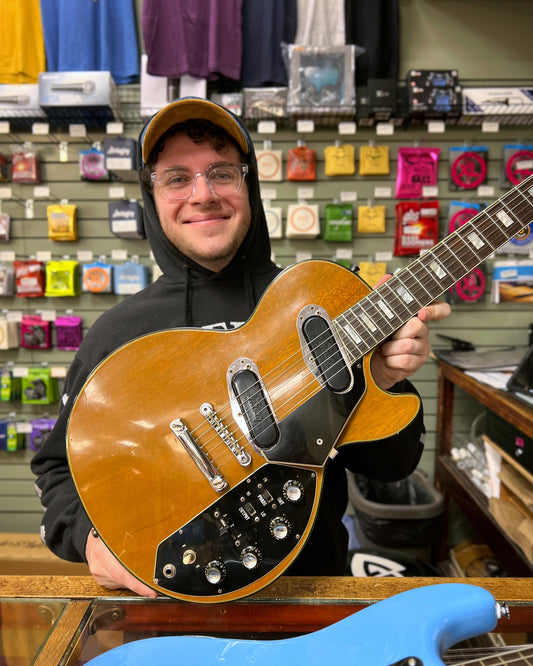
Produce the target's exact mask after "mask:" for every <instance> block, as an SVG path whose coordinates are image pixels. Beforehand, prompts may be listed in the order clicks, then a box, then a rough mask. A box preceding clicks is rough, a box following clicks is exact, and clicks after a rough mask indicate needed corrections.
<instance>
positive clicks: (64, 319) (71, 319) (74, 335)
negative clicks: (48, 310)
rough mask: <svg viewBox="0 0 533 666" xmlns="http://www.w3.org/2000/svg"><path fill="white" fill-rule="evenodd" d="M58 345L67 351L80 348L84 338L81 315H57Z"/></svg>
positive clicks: (55, 323)
mask: <svg viewBox="0 0 533 666" xmlns="http://www.w3.org/2000/svg"><path fill="white" fill-rule="evenodd" d="M54 325H55V329H56V347H57V348H58V349H63V350H65V351H75V350H77V349H79V347H80V344H81V340H82V321H81V317H77V316H75V315H62V316H60V317H56V320H55V322H54Z"/></svg>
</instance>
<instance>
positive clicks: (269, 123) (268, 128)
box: [257, 120, 276, 134]
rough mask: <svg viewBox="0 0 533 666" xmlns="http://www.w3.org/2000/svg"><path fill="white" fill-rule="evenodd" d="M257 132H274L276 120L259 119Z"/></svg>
mask: <svg viewBox="0 0 533 666" xmlns="http://www.w3.org/2000/svg"><path fill="white" fill-rule="evenodd" d="M257 132H258V134H275V133H276V122H275V121H274V120H261V121H260V122H258V123H257Z"/></svg>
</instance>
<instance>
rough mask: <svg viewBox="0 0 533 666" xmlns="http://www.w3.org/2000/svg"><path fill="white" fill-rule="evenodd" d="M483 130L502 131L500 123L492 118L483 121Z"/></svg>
mask: <svg viewBox="0 0 533 666" xmlns="http://www.w3.org/2000/svg"><path fill="white" fill-rule="evenodd" d="M481 131H482V132H499V131H500V123H497V122H494V121H490V120H485V122H483V123H481Z"/></svg>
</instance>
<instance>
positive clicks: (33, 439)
mask: <svg viewBox="0 0 533 666" xmlns="http://www.w3.org/2000/svg"><path fill="white" fill-rule="evenodd" d="M55 424H56V419H49V418H41V419H32V420H31V421H30V426H31V432H30V450H31V451H39V449H40V448H41V447H42V445H43V444H44V443H45V442H46V440H47V438H48V435H49V434H50V433H51V432H52V428H53V427H54V426H55Z"/></svg>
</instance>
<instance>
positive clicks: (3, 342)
mask: <svg viewBox="0 0 533 666" xmlns="http://www.w3.org/2000/svg"><path fill="white" fill-rule="evenodd" d="M18 346H19V332H18V326H17V323H16V322H15V321H11V320H10V319H6V318H5V317H0V349H17V348H18Z"/></svg>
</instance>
